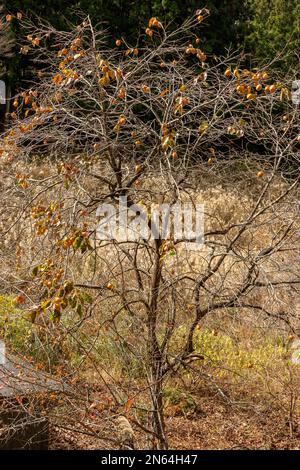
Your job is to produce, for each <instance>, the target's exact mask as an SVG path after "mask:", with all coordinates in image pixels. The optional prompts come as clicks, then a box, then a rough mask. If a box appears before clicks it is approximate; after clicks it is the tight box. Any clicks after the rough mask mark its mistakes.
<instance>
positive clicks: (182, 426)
mask: <svg viewBox="0 0 300 470" xmlns="http://www.w3.org/2000/svg"><path fill="white" fill-rule="evenodd" d="M166 424H167V428H168V436H169V446H170V449H178V450H184V449H186V450H188V449H195V450H213V449H214V450H258V449H260V450H275V449H278V450H280V449H281V450H300V426H299V423H296V424H295V423H294V425H293V429H291V427H290V424H289V419H288V416H285V415H284V414H283V412H282V410H281V409H275V408H274V406H271V405H270V404H269V403H266V402H265V403H260V404H257V405H255V404H254V405H252V406H250V405H249V404H248V405H244V406H241V405H231V404H228V403H225V402H224V401H223V400H222V399H221V398H220V397H218V396H216V395H213V394H211V393H205V392H204V393H203V392H200V393H199V395H198V397H197V409H196V411H195V412H194V413H193V414H192V415H191V416H183V415H182V414H181V415H178V416H169V417H168V418H167V420H166ZM51 448H52V449H69V450H71V449H82V450H84V449H112V448H114V447H113V446H110V445H109V444H103V441H99V440H97V439H95V438H91V437H87V436H85V435H83V434H77V433H74V432H72V431H66V430H62V429H59V428H57V427H53V428H52V445H51ZM137 448H139V449H143V448H145V447H143V443H142V442H141V440H139V438H138V439H137Z"/></svg>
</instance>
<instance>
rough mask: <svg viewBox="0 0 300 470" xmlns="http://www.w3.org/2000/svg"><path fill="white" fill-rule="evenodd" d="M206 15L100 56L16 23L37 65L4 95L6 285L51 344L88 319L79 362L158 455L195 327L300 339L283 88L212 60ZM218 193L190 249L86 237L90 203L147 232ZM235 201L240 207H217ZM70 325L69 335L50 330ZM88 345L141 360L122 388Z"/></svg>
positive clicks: (295, 135) (93, 33) (87, 30)
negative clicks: (211, 325)
mask: <svg viewBox="0 0 300 470" xmlns="http://www.w3.org/2000/svg"><path fill="white" fill-rule="evenodd" d="M208 14H209V12H208V11H207V10H206V9H203V10H200V11H198V12H197V13H196V14H195V16H193V17H192V18H191V19H189V20H187V21H186V22H185V23H183V25H182V26H181V27H180V28H178V29H177V30H176V31H171V32H168V30H166V29H165V27H164V25H163V24H162V23H161V22H160V21H159V19H157V18H151V19H150V20H149V24H147V25H146V27H145V36H146V39H147V38H148V39H147V40H148V43H147V44H148V45H147V47H142V48H140V47H139V45H138V44H134V45H132V44H130V45H129V44H127V42H126V39H125V38H116V41H115V42H116V45H115V47H114V48H112V49H110V48H108V47H107V46H106V39H107V38H106V34H105V32H103V31H98V30H97V29H96V28H94V27H93V25H92V24H91V21H90V20H89V18H86V19H85V20H84V21H83V22H82V23H81V24H80V25H79V26H78V27H77V28H74V30H72V31H70V32H65V31H63V32H62V31H56V30H55V29H53V28H52V27H51V26H49V25H47V24H40V25H39V27H38V28H37V27H36V26H34V25H32V24H29V23H28V24H27V23H26V21H25V20H24V25H25V26H26V27H27V28H28V35H27V43H26V44H22V45H21V52H22V48H23V52H24V50H25V51H26V54H33V57H34V58H35V59H34V60H35V61H36V67H37V75H36V83H33V84H32V86H31V87H30V89H26V90H24V91H23V92H22V93H21V94H20V95H18V96H16V97H15V98H14V100H13V107H14V110H13V112H12V113H11V114H10V127H9V128H8V129H7V132H6V133H5V134H4V135H3V136H2V140H1V167H2V174H3V176H5V178H4V180H3V181H5V182H3V183H2V185H3V191H2V201H3V203H2V209H1V211H2V218H3V227H2V229H3V233H4V235H5V238H6V245H5V246H4V247H3V254H2V264H3V265H4V266H5V268H4V269H3V274H2V278H3V286H4V289H5V290H6V291H8V290H9V291H13V292H15V293H16V302H17V303H18V304H20V305H22V308H24V310H25V311H29V312H30V317H31V320H32V322H36V323H40V324H43V325H44V327H45V328H46V327H47V328H50V329H53V328H54V331H55V328H56V331H57V334H59V337H60V339H61V341H63V339H62V338H65V337H66V336H67V335H74V331H78V330H79V329H81V328H83V325H85V324H89V322H91V321H93V322H95V323H94V327H93V329H92V330H91V331H92V332H91V336H90V338H89V340H90V343H89V345H88V346H86V345H85V346H84V345H81V347H82V348H83V350H84V357H85V359H88V360H91V361H92V362H93V367H94V371H95V374H96V375H97V377H98V380H99V382H101V383H102V384H104V385H105V386H106V387H107V390H108V393H109V394H111V400H112V401H113V403H114V406H115V408H114V410H115V411H116V410H117V413H119V414H120V413H123V414H126V415H127V416H128V418H129V419H131V420H132V422H133V423H135V425H137V426H139V427H140V429H141V430H143V431H145V432H146V434H148V435H149V436H150V437H151V438H150V443H149V446H151V447H158V448H160V449H165V448H167V447H168V438H167V430H166V425H165V420H164V404H163V387H164V383H165V381H166V380H167V378H168V377H169V376H170V374H177V373H180V371H181V369H182V367H185V368H188V367H193V368H194V367H195V365H197V367H198V368H199V369H198V372H199V371H200V370H201V357H200V356H199V355H197V353H196V352H195V348H194V335H195V332H196V331H197V329H198V328H199V327H200V326H201V323H202V322H203V321H204V320H205V319H206V318H207V317H209V316H212V315H214V314H216V313H217V312H219V311H225V312H228V314H229V315H232V316H234V315H235V312H236V311H237V310H239V311H241V312H249V311H251V312H253V313H254V314H255V315H257V317H261V318H263V319H266V320H273V321H275V322H283V323H284V324H285V325H286V328H288V329H289V330H292V331H294V330H295V328H296V327H297V317H295V315H293V314H294V312H293V308H292V305H293V304H292V302H291V301H290V299H294V298H295V297H296V296H297V295H298V293H299V292H298V285H299V270H298V268H297V265H296V264H295V259H298V253H299V211H298V203H297V197H298V191H299V184H298V183H299V176H298V173H299V162H298V158H299V140H300V137H299V113H298V109H297V107H296V106H295V105H294V104H293V102H292V100H291V82H292V80H293V78H294V77H292V76H291V77H289V78H288V79H285V80H280V79H279V77H277V76H276V75H274V74H275V72H273V74H272V76H271V74H270V73H269V72H268V69H267V67H266V68H265V69H262V70H258V69H256V68H254V69H253V70H248V69H246V68H245V67H244V66H243V61H242V57H240V56H239V55H238V54H233V55H231V56H228V57H221V58H217V57H215V56H214V55H212V54H207V53H206V52H205V44H202V41H201V32H202V27H203V26H202V23H203V22H204V21H205V19H206V17H207V16H208ZM215 186H218V187H223V188H224V189H225V190H226V192H227V194H228V201H224V205H225V212H226V206H227V204H228V213H227V219H226V220H224V219H222V218H221V217H220V214H219V213H218V210H219V208H218V207H213V206H211V205H210V200H209V196H208V193H203V194H204V203H205V204H206V205H205V234H204V235H205V243H204V246H203V247H202V248H201V249H199V250H196V251H191V250H189V249H188V246H187V245H186V242H187V240H186V239H185V237H184V236H183V237H181V238H180V239H176V238H174V237H173V236H172V233H171V234H170V235H169V237H168V238H163V237H162V236H159V237H157V238H155V239H153V237H151V236H150V237H148V238H147V237H144V238H139V239H137V240H127V241H118V240H117V239H112V240H110V239H107V240H99V238H97V210H98V208H99V206H100V205H101V204H108V203H109V204H111V205H112V206H114V207H118V204H119V202H120V198H125V197H126V198H127V204H128V206H131V205H132V204H135V205H136V206H139V207H141V209H142V210H143V211H144V213H146V214H147V225H148V228H149V230H150V235H151V229H152V226H151V222H152V221H153V216H152V214H153V213H152V209H153V205H155V204H156V205H157V204H162V203H168V204H170V205H171V207H174V206H175V205H176V204H179V203H184V202H189V203H191V204H194V205H195V204H196V202H197V200H198V199H199V195H201V194H202V193H201V192H202V191H203V188H207V187H210V188H211V187H215ZM233 191H235V192H237V193H239V194H240V198H241V199H240V203H241V207H240V208H238V209H236V210H232V209H231V210H230V211H229V205H230V203H229V199H230V194H231V193H232V192H233ZM202 202H203V198H202ZM70 315H71V318H72V322H73V323H72V326H71V327H70V324H68V325H66V324H63V319H64V318H65V317H66V316H69V317H70ZM74 318H75V320H74ZM55 325H56V326H55ZM95 325H96V327H95ZM182 327H183V328H182ZM179 330H180V331H181V333H182V332H183V334H181V336H180V337H179V336H178V332H179ZM100 332H101V334H102V332H104V334H105V335H106V337H107V341H112V340H113V341H114V342H115V351H116V355H117V356H118V360H119V361H120V363H122V364H123V366H122V367H124V368H125V369H126V367H127V368H128V364H129V369H130V367H131V366H132V364H133V363H135V364H138V367H139V368H140V372H139V376H138V379H137V378H134V380H133V383H134V387H132V383H131V386H130V384H129V382H130V381H128V379H127V378H126V377H124V378H123V377H122V376H121V377H119V379H115V378H114V377H113V375H112V373H111V371H110V370H107V369H106V370H104V369H103V367H102V366H101V364H99V361H98V360H96V359H95V356H94V350H93V345H94V344H95V343H94V340H96V338H97V337H99V334H100ZM126 364H127V366H126ZM125 366H126V367H125ZM124 368H123V369H122V370H123V371H124V370H125V369H124ZM126 370H128V369H126ZM112 382H114V385H113V386H112ZM132 388H133V389H134V391H132ZM145 396H148V400H146V399H145ZM145 400H146V403H147V405H145ZM149 403H150V405H149ZM145 407H146V410H145ZM141 413H142V416H143V418H140V415H141ZM143 413H144V414H143Z"/></svg>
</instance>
